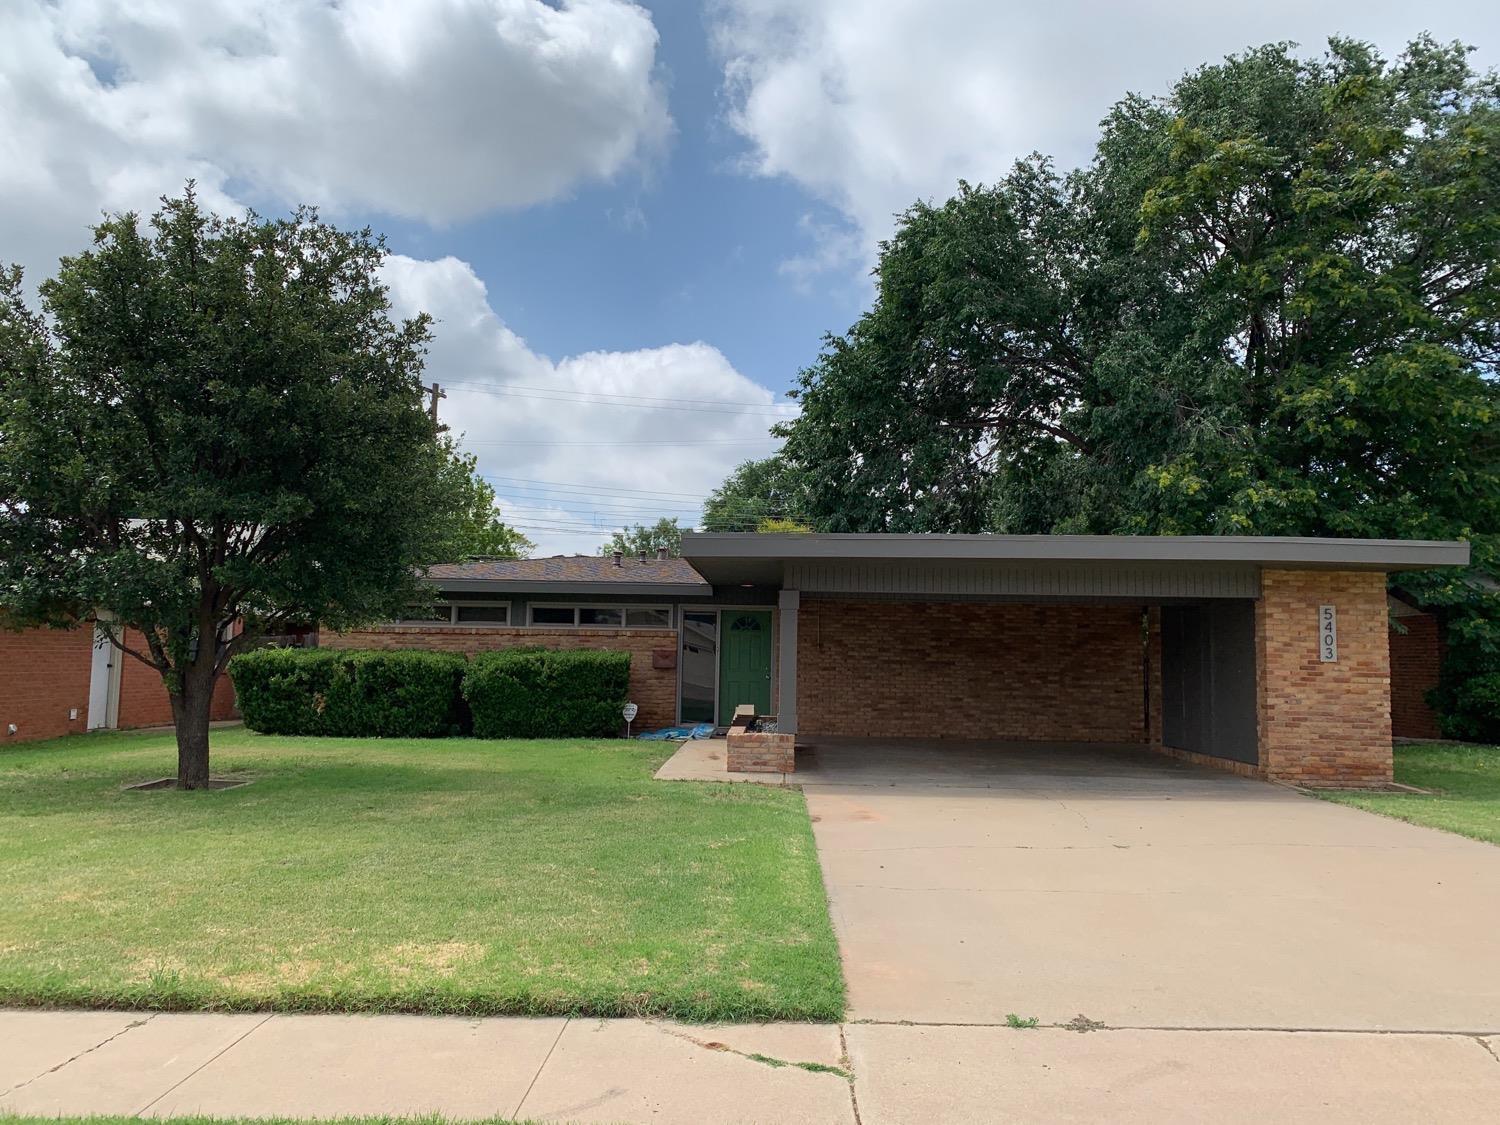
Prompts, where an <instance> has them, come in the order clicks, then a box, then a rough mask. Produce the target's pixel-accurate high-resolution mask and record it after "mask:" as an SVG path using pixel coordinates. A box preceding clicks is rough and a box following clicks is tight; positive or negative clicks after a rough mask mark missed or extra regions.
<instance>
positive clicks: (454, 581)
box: [423, 578, 714, 598]
mask: <svg viewBox="0 0 1500 1125" xmlns="http://www.w3.org/2000/svg"><path fill="white" fill-rule="evenodd" d="M423 581H425V582H426V583H427V585H429V586H436V587H437V588H438V589H440V590H446V591H449V592H451V593H454V594H494V595H495V596H496V597H506V596H509V595H519V596H523V597H527V596H531V595H536V594H541V595H548V594H587V595H589V596H590V597H593V596H595V595H603V594H645V595H648V596H650V597H653V598H669V597H670V598H711V597H713V593H714V588H713V587H712V586H710V585H709V584H708V583H707V582H704V583H703V584H702V585H697V584H694V585H688V584H687V583H685V582H555V581H554V582H514V581H508V580H506V579H502V578H427V579H424V580H423Z"/></svg>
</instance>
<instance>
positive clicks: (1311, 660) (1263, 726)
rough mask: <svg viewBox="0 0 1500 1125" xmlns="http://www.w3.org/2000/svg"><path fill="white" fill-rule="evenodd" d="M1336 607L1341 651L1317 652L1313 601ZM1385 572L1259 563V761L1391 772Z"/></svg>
mask: <svg viewBox="0 0 1500 1125" xmlns="http://www.w3.org/2000/svg"><path fill="white" fill-rule="evenodd" d="M1320 605H1334V606H1337V607H1338V648H1339V658H1338V660H1337V661H1334V662H1330V663H1326V664H1325V663H1323V662H1322V661H1320V660H1319V659H1318V641H1317V636H1318V607H1319V606H1320ZM1388 634H1389V629H1388V627H1387V623H1386V600H1385V575H1383V574H1379V573H1372V572H1365V571H1328V570H1269V569H1267V570H1263V571H1262V572H1261V598H1260V600H1259V601H1258V602H1256V603H1255V648H1256V654H1255V655H1256V666H1257V672H1258V676H1257V679H1258V682H1259V686H1258V693H1257V694H1258V705H1259V706H1258V710H1259V717H1260V764H1261V766H1262V767H1263V768H1264V769H1265V771H1266V775H1267V776H1268V777H1271V778H1273V779H1281V780H1286V781H1303V782H1311V783H1315V784H1316V783H1325V784H1327V783H1339V784H1347V785H1378V784H1382V783H1386V782H1389V781H1390V780H1391V680H1390V655H1389V654H1390V643H1389V640H1388Z"/></svg>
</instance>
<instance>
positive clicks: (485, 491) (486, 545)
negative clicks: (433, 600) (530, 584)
mask: <svg viewBox="0 0 1500 1125" xmlns="http://www.w3.org/2000/svg"><path fill="white" fill-rule="evenodd" d="M457 458H458V463H459V465H460V467H461V469H462V472H463V474H464V475H463V478H462V479H463V480H464V482H465V484H464V493H463V498H462V507H461V509H460V511H461V517H460V520H459V522H458V526H457V529H456V533H455V536H454V538H453V540H452V541H451V542H449V543H447V544H445V546H444V549H443V550H444V555H445V556H446V558H447V559H448V560H450V561H452V562H461V561H463V560H464V559H524V558H525V557H526V556H527V555H529V554H531V552H532V551H534V550H536V544H535V543H533V542H532V541H531V540H530V539H528V538H526V536H525V535H523V534H522V533H521V532H520V531H518V530H516V529H515V528H514V527H511V526H510V524H508V523H506V522H505V520H504V519H502V518H501V516H500V508H499V505H498V503H497V501H496V499H495V486H494V485H492V484H490V482H489V481H487V480H485V479H484V477H482V476H480V475H479V464H478V459H477V458H476V457H475V456H474V455H473V454H472V453H464V454H458V455H457Z"/></svg>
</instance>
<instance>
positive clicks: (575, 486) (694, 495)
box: [479, 473, 704, 500]
mask: <svg viewBox="0 0 1500 1125" xmlns="http://www.w3.org/2000/svg"><path fill="white" fill-rule="evenodd" d="M479 475H480V476H482V477H484V479H485V480H495V481H511V482H514V483H516V484H534V485H542V486H544V487H547V488H566V489H570V490H579V491H584V492H625V493H631V494H633V495H636V496H651V497H659V496H678V497H681V498H682V499H684V500H702V499H703V496H704V494H703V493H698V492H657V491H655V490H653V489H643V488H620V487H618V486H616V485H610V484H585V483H583V482H582V481H567V480H532V479H531V478H530V477H507V476H502V475H501V474H499V473H480V474H479Z"/></svg>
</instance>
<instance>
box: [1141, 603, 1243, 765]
mask: <svg viewBox="0 0 1500 1125" xmlns="http://www.w3.org/2000/svg"><path fill="white" fill-rule="evenodd" d="M1161 654H1162V655H1161V672H1162V737H1163V740H1164V741H1165V742H1166V744H1167V745H1168V746H1171V747H1174V748H1176V749H1178V750H1191V751H1193V752H1194V753H1197V754H1207V755H1209V756H1210V757H1214V758H1226V759H1228V760H1230V761H1235V762H1245V763H1248V764H1250V765H1255V764H1256V763H1257V762H1258V761H1259V739H1258V738H1257V735H1256V720H1255V607H1254V603H1252V602H1249V601H1238V600H1236V601H1222V602H1210V603H1208V604H1206V605H1189V606H1163V607H1162V611H1161Z"/></svg>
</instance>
